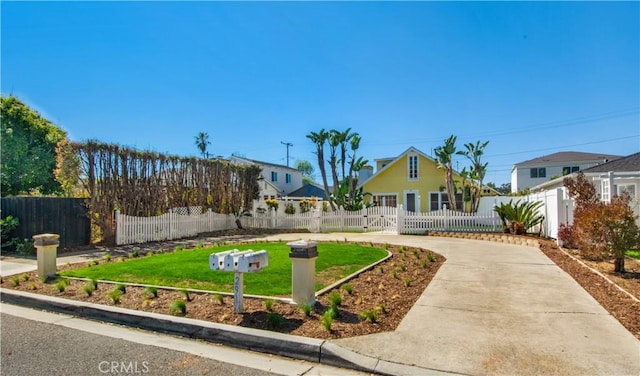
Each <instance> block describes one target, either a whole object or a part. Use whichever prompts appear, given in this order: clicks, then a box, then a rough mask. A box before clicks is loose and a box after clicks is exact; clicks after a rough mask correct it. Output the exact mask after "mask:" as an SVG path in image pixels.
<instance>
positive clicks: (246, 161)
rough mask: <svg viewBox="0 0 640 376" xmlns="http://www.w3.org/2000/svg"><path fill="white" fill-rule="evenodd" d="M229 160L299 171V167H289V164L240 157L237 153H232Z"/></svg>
mask: <svg viewBox="0 0 640 376" xmlns="http://www.w3.org/2000/svg"><path fill="white" fill-rule="evenodd" d="M229 160H230V161H234V160H235V161H239V162H244V163H250V164H258V165H263V166H273V167H278V168H285V169H289V170H293V171H298V170H297V169H295V168H293V167H288V166H285V165H281V164H277V163H271V162H263V161H258V160H255V159H249V158H244V157H238V156H235V155H232V156H231V157H229Z"/></svg>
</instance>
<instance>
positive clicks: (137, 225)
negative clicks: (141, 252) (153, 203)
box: [116, 210, 236, 245]
mask: <svg viewBox="0 0 640 376" xmlns="http://www.w3.org/2000/svg"><path fill="white" fill-rule="evenodd" d="M233 228H236V223H235V217H234V216H233V215H231V214H218V213H214V212H212V211H211V210H209V211H207V212H205V213H204V214H195V215H183V214H178V213H177V212H175V211H169V213H166V214H163V215H159V216H155V217H133V216H129V215H124V214H121V213H120V212H119V211H116V244H117V245H122V244H134V243H147V242H157V241H163V240H173V239H181V238H188V237H190V236H196V235H198V234H201V233H203V232H210V231H218V230H228V229H233Z"/></svg>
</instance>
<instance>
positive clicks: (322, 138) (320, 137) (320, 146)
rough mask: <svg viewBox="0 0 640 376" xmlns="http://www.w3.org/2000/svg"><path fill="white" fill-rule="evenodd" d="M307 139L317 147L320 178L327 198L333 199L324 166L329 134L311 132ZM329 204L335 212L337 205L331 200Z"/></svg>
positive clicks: (325, 132)
mask: <svg viewBox="0 0 640 376" xmlns="http://www.w3.org/2000/svg"><path fill="white" fill-rule="evenodd" d="M307 138H308V139H310V140H311V141H312V142H313V143H314V144H315V146H316V155H317V156H318V168H319V169H320V176H321V177H322V184H323V186H324V191H325V193H326V194H327V197H331V192H330V191H329V184H328V183H327V170H326V168H325V166H324V146H325V144H326V143H327V140H328V139H329V132H327V131H325V130H324V128H322V129H320V131H318V132H317V133H316V132H310V133H309V134H308V135H307ZM329 204H330V205H331V208H332V209H333V210H335V209H336V208H335V205H334V204H333V202H332V201H331V200H329Z"/></svg>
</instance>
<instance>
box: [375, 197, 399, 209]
mask: <svg viewBox="0 0 640 376" xmlns="http://www.w3.org/2000/svg"><path fill="white" fill-rule="evenodd" d="M373 202H374V203H375V205H376V206H390V207H393V208H395V207H398V194H397V193H376V194H374V195H373Z"/></svg>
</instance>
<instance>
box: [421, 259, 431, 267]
mask: <svg viewBox="0 0 640 376" xmlns="http://www.w3.org/2000/svg"><path fill="white" fill-rule="evenodd" d="M421 265H422V268H423V269H426V268H427V266H429V263H428V262H427V260H423V261H422V264H421Z"/></svg>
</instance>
